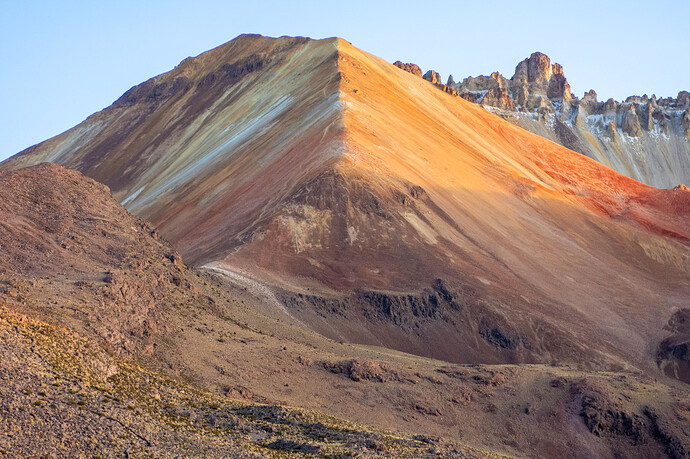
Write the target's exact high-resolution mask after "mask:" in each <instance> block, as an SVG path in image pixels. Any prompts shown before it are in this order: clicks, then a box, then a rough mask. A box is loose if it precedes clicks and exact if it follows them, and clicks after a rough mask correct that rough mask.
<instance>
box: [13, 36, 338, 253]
mask: <svg viewBox="0 0 690 459" xmlns="http://www.w3.org/2000/svg"><path fill="white" fill-rule="evenodd" d="M335 45H336V41H335V40H334V39H333V40H321V41H314V40H310V39H307V38H290V37H283V38H279V39H271V38H265V37H261V36H256V35H241V36H239V37H238V38H236V39H235V40H233V41H231V42H229V43H227V44H225V45H222V46H220V47H218V48H215V49H213V50H211V51H208V52H206V53H204V54H202V55H200V56H198V57H196V58H189V59H185V60H184V61H182V62H181V63H180V65H178V66H177V67H176V68H175V69H174V70H172V71H170V72H168V73H165V74H163V75H159V76H157V77H155V78H152V79H151V80H148V81H146V82H144V83H142V84H140V85H138V86H135V87H133V88H132V89H130V90H129V91H127V92H126V93H125V94H124V95H123V96H122V97H121V98H120V99H118V100H117V101H116V102H115V103H113V105H111V106H110V107H108V108H106V109H105V110H103V111H101V112H98V113H96V114H94V115H92V116H91V117H89V118H88V119H87V120H85V121H84V122H83V123H81V124H80V125H79V126H77V127H75V128H73V129H71V130H69V131H67V132H65V133H63V134H61V135H59V136H57V137H55V138H52V139H50V140H48V141H46V142H44V143H42V144H39V145H36V146H34V147H31V148H29V149H27V150H25V151H24V152H22V153H20V154H19V155H17V156H15V157H13V158H10V159H9V160H8V161H6V162H5V163H4V164H3V168H7V167H10V168H18V167H22V166H25V165H30V164H35V163H37V162H43V161H50V162H55V163H58V164H61V165H64V166H66V167H69V168H73V169H76V170H79V171H81V172H83V173H85V174H87V175H88V176H90V177H92V178H94V179H96V180H98V181H101V182H103V183H105V184H106V185H108V186H109V187H110V188H111V189H112V190H113V194H114V195H115V196H116V197H117V198H118V199H120V200H121V202H122V203H123V204H124V205H125V206H126V207H127V209H128V210H130V211H132V212H134V213H136V214H137V215H141V216H145V218H146V219H148V220H151V221H153V222H154V223H155V224H156V225H157V226H158V227H159V228H161V231H162V232H163V233H164V234H165V235H166V237H168V238H169V239H170V240H172V241H173V242H174V243H176V244H177V245H178V246H180V247H184V250H183V252H184V255H185V258H186V259H188V260H189V261H190V262H193V263H198V262H201V261H210V260H213V259H215V257H216V256H217V254H218V253H224V252H227V251H228V250H229V248H230V247H231V246H232V241H234V237H235V236H236V235H238V234H239V233H240V232H241V231H242V230H243V229H244V228H245V227H247V226H248V225H249V224H250V223H251V222H252V221H253V220H254V219H256V218H257V216H258V215H260V214H261V213H262V212H263V211H262V209H263V207H265V206H266V205H267V204H268V203H269V202H272V201H279V200H280V198H281V196H282V195H283V194H284V193H285V192H286V190H289V189H290V188H291V187H293V186H295V184H296V183H298V182H300V181H302V180H304V179H305V178H308V177H309V174H310V173H311V172H312V171H313V170H318V169H319V168H320V167H322V165H323V164H327V163H328V162H329V161H330V160H331V159H332V157H334V156H335V155H337V154H339V152H340V149H341V142H340V141H339V137H340V135H341V134H340V132H341V130H342V125H341V121H340V120H341V118H342V116H341V114H340V112H341V106H340V103H339V101H338V78H339V74H338V71H337V50H336V46H335Z"/></svg>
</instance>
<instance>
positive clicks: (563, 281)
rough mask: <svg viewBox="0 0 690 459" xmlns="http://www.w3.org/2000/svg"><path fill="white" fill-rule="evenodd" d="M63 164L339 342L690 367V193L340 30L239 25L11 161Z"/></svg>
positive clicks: (454, 357) (461, 356)
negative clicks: (279, 32)
mask: <svg viewBox="0 0 690 459" xmlns="http://www.w3.org/2000/svg"><path fill="white" fill-rule="evenodd" d="M43 161H51V162H56V163H59V164H63V165H65V166H66V167H69V168H73V169H76V170H79V171H82V172H83V173H85V174H86V175H88V176H90V177H92V178H94V179H96V180H99V181H102V182H103V183H105V184H106V185H107V186H109V187H110V188H111V190H112V192H113V194H114V196H115V197H116V198H117V199H118V200H120V201H121V202H122V203H123V204H124V205H125V207H126V208H127V209H128V210H130V211H132V212H133V213H135V214H136V215H138V216H140V217H142V218H145V219H149V220H151V221H152V223H153V224H154V225H156V226H157V227H158V228H159V229H160V232H161V234H162V235H164V236H165V237H166V238H167V239H169V240H170V241H171V242H172V243H173V244H174V245H175V246H176V247H177V248H178V250H180V252H181V254H182V256H183V258H184V259H185V260H187V261H188V262H190V263H191V264H192V265H194V266H207V267H210V268H214V269H216V270H219V271H221V272H226V273H229V274H230V275H231V276H235V278H236V279H237V278H247V277H248V278H251V279H253V282H256V281H258V282H260V283H263V284H266V285H268V286H269V287H270V288H271V289H272V291H273V292H274V293H275V296H276V299H277V300H278V303H280V305H281V306H286V307H287V309H288V311H290V313H291V314H293V315H294V317H296V318H297V319H298V320H300V321H301V322H302V323H304V324H306V325H307V326H309V327H310V328H312V329H313V330H316V331H318V332H320V333H322V334H324V335H326V336H328V337H331V338H334V339H339V340H347V341H352V342H359V343H368V344H376V345H381V346H385V347H390V348H393V349H398V350H402V351H406V352H412V353H415V354H418V355H424V356H430V357H434V358H439V359H443V360H446V361H451V362H456V363H477V362H482V363H502V362H540V363H553V362H565V363H571V364H574V365H578V366H585V367H588V368H598V369H617V368H638V369H642V370H644V371H652V372H658V371H659V366H661V368H664V369H665V371H666V372H667V373H668V374H670V375H678V377H683V376H682V375H685V374H687V370H685V368H686V366H687V361H686V360H684V359H683V358H682V355H684V354H683V353H682V352H681V351H682V349H685V347H684V346H686V345H687V343H686V341H685V339H684V338H678V337H682V336H684V335H683V334H682V333H680V332H678V333H680V334H677V333H676V334H673V333H675V332H669V330H670V328H669V327H671V325H670V324H671V323H674V320H676V319H675V318H676V317H677V314H683V312H682V311H685V310H687V301H686V300H687V298H688V297H690V285H689V284H688V282H687V280H688V273H689V271H690V268H689V261H688V259H689V254H690V251H689V249H688V245H687V243H688V238H689V237H690V193H688V192H687V191H685V190H683V189H676V190H660V189H655V188H652V187H650V186H646V185H644V184H642V183H639V182H636V181H634V180H632V179H629V178H627V177H624V176H622V175H620V174H618V173H616V172H614V171H612V170H610V169H608V168H606V167H604V166H602V165H601V164H599V163H597V162H595V161H593V160H590V159H588V158H586V157H584V156H582V155H580V154H577V153H575V152H573V151H571V150H568V149H566V148H564V147H562V146H560V145H557V144H555V143H552V142H550V141H548V140H546V139H544V138H542V137H539V136H536V135H534V134H531V133H529V132H526V131H524V130H522V129H520V128H518V127H516V126H514V125H512V124H510V123H508V122H506V121H504V120H502V119H500V118H499V117H497V116H495V115H493V114H491V113H489V112H487V111H486V110H484V109H483V108H482V107H480V106H478V105H476V104H473V103H470V102H467V101H465V100H463V99H462V98H459V97H453V96H452V95H451V94H448V93H444V92H441V91H438V90H437V89H436V88H435V87H434V86H432V85H429V84H428V83H427V82H426V81H424V80H422V79H419V78H418V77H417V76H414V75H412V74H410V73H408V72H405V71H403V70H401V69H399V68H396V67H395V66H393V65H391V64H388V63H386V62H384V61H382V60H381V59H379V58H376V57H375V56H372V55H370V54H367V53H365V52H362V51H360V50H358V49H356V48H355V47H353V46H352V45H351V44H349V43H347V42H346V41H344V40H341V39H326V40H309V39H305V38H290V37H282V38H279V39H271V38H266V37H260V36H246V35H245V36H240V37H238V38H237V39H235V40H233V41H231V42H229V43H227V44H225V45H223V46H221V47H218V48H216V49H214V50H211V51H209V52H207V53H204V54H202V55H200V56H198V57H196V58H190V59H186V60H184V61H183V62H182V63H181V64H180V65H179V66H178V67H176V68H175V69H174V70H172V71H171V72H168V73H166V74H163V75H160V76H158V77H155V78H153V79H151V80H149V81H147V82H145V83H142V84H141V85H138V86H135V87H134V88H132V89H131V90H129V91H127V92H126V93H125V94H124V95H123V96H122V97H121V98H120V99H119V100H117V101H116V102H115V103H114V104H113V105H112V106H110V107H108V108H106V109H105V110H103V111H101V112H99V113H96V114H94V115H92V116H91V117H89V118H88V119H87V120H86V121H84V122H83V123H82V124H80V125H79V126H77V127H75V128H73V129H71V130H69V131H67V132H65V133H63V134H61V135H59V136H57V137H55V138H53V139H50V140H48V141H46V142H44V143H41V144H39V145H36V146H34V147H31V148H29V149H28V150H26V151H24V152H21V153H19V154H18V155H16V156H14V157H12V158H10V159H9V160H7V161H6V162H4V163H3V164H2V166H1V168H2V169H3V170H9V169H16V168H19V167H22V166H25V165H29V164H33V163H38V162H43ZM238 276H239V277H238ZM584 292H586V294H584ZM275 309H276V311H278V310H279V309H280V307H278V306H276V308H275ZM672 336H673V337H676V338H673V339H672V342H671V341H668V339H670V338H671V337H672ZM669 343H670V344H669ZM669 346H670V347H669ZM678 356H681V357H680V358H679V357H678Z"/></svg>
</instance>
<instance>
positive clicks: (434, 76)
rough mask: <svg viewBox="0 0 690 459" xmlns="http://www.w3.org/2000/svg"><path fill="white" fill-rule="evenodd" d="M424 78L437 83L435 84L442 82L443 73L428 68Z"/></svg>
mask: <svg viewBox="0 0 690 459" xmlns="http://www.w3.org/2000/svg"><path fill="white" fill-rule="evenodd" d="M424 79H425V80H426V81H428V82H430V83H431V84H435V85H439V84H441V75H439V73H438V72H436V71H434V70H428V71H427V72H426V73H425V74H424Z"/></svg>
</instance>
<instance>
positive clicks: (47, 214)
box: [0, 164, 690, 457]
mask: <svg viewBox="0 0 690 459" xmlns="http://www.w3.org/2000/svg"><path fill="white" fill-rule="evenodd" d="M0 209H2V218H1V219H0V221H1V222H3V225H2V227H0V255H2V256H0V260H2V263H3V264H2V265H1V269H2V271H1V272H0V343H2V345H1V346H0V356H1V357H2V359H0V361H1V362H2V364H1V365H0V381H1V382H2V384H0V395H1V396H0V427H1V428H0V454H4V455H6V456H9V457H26V456H37V455H45V454H49V455H52V456H58V457H75V456H76V457H79V456H84V455H97V454H98V455H101V456H108V455H111V454H120V455H130V456H134V455H154V456H165V455H170V454H173V455H184V456H204V457H228V456H233V457H252V456H256V455H261V456H267V455H286V456H289V457H295V456H297V457H299V456H306V455H309V454H317V455H333V456H340V455H346V456H345V457H347V455H358V454H360V455H378V456H384V457H424V456H442V457H449V456H451V457H496V456H499V457H500V456H501V455H503V454H508V455H517V456H525V455H529V456H535V457H553V456H564V455H571V456H575V457H620V456H626V457H634V456H635V455H638V456H639V457H650V456H660V455H664V454H666V455H668V456H670V457H684V455H686V454H687V451H688V445H689V444H690V440H689V438H690V431H688V428H687V426H688V425H690V423H689V422H688V416H690V400H689V399H688V391H687V387H686V386H684V385H683V384H682V383H679V382H673V381H667V382H665V383H660V382H656V381H654V380H653V379H652V378H650V377H648V376H645V375H643V374H639V373H637V374H636V373H630V372H626V373H598V372H585V371H580V370H577V369H573V368H568V367H564V366H542V365H522V366H515V365H495V366H486V365H472V366H464V365H453V364H449V363H448V362H442V361H437V360H431V359H426V358H422V357H417V356H414V355H409V354H403V353H399V352H395V351H391V350H389V349H385V348H375V347H367V346H358V345H352V344H345V343H338V342H335V341H331V340H328V339H326V338H324V337H322V336H320V335H317V334H315V333H313V332H310V331H308V330H305V329H304V328H302V327H301V326H300V325H299V323H297V322H295V321H294V320H292V319H291V318H290V317H289V316H285V315H282V316H280V318H279V319H274V318H270V317H267V316H265V315H262V314H260V313H257V311H258V310H261V309H262V308H265V309H266V310H267V311H271V308H274V307H275V305H271V304H265V303H271V301H269V298H268V297H267V295H266V292H265V291H263V290H259V291H258V292H257V293H256V294H255V293H254V291H255V290H256V289H252V288H250V287H251V286H252V285H254V284H252V283H250V282H247V281H246V280H244V279H241V278H236V279H232V278H228V277H224V276H222V275H221V274H218V273H205V272H194V271H191V270H189V269H187V268H186V267H185V266H184V265H183V264H182V263H181V261H180V259H179V257H178V256H177V255H176V254H175V252H174V250H172V249H171V247H170V246H169V244H167V243H166V242H165V241H163V240H161V239H160V238H158V239H157V238H156V230H155V229H154V228H153V227H152V226H151V225H149V224H147V223H145V222H143V221H141V220H139V219H137V218H135V217H132V216H131V215H130V214H128V213H127V212H126V211H124V210H123V209H122V208H121V207H120V206H119V205H118V204H117V203H116V201H115V200H114V199H112V198H111V197H110V195H109V193H108V190H107V188H105V187H104V186H102V185H100V184H98V183H96V182H94V181H92V180H90V179H88V178H85V177H84V176H82V175H81V174H79V173H77V172H75V171H70V170H66V169H63V168H61V167H59V166H55V165H50V164H44V165H39V166H36V167H31V168H28V169H23V170H20V171H17V172H9V173H2V174H0ZM64 242H69V243H64ZM238 279H239V280H238ZM231 281H232V283H231ZM437 288H438V289H439V291H442V288H441V286H437ZM233 399H240V401H234V400H233ZM264 403H268V404H269V405H264ZM291 407H302V408H307V409H312V410H313V409H316V410H318V411H319V412H325V413H328V414H331V415H337V416H339V417H341V418H345V419H348V420H349V421H355V422H361V423H364V424H367V425H373V426H375V427H366V426H364V425H360V424H352V423H350V422H344V421H340V420H337V419H334V418H331V417H329V416H325V415H323V414H319V413H318V412H311V411H304V410H302V409H295V408H291ZM381 429H389V430H392V431H393V432H387V431H385V430H383V431H382V430H381ZM400 431H402V432H413V433H414V434H415V435H410V434H405V433H400ZM438 436H443V437H444V438H439V437H438ZM39 438H40V441H38V439H39Z"/></svg>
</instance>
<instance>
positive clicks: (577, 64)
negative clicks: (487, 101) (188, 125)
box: [0, 0, 690, 160]
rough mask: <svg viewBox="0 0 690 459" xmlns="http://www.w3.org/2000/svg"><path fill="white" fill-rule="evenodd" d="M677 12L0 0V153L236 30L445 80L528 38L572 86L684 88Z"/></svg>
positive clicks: (688, 37) (508, 71)
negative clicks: (321, 43) (339, 47)
mask: <svg viewBox="0 0 690 459" xmlns="http://www.w3.org/2000/svg"><path fill="white" fill-rule="evenodd" d="M566 6H567V9H566ZM688 18H690V1H687V0H673V1H671V0H656V1H655V2H649V1H636V0H628V1H606V0H600V1H573V2H559V1H553V0H552V1H534V0H523V1H516V0H509V1H502V0H494V1H483V0H473V1H471V2H453V1H449V2H422V1H419V0H415V1H405V0H401V1H396V2H393V1H391V2H383V1H376V0H368V1H344V0H343V1H338V2H328V1H299V0H292V1H261V0H243V1H241V2H234V1H204V0H197V1H189V2H178V1H174V0H168V1H145V0H141V1H128V0H122V1H106V0H103V1H93V0H91V1H69V0H64V1H30V0H26V1H23V0H0V160H2V159H4V158H6V157H8V156H10V155H12V154H14V153H17V152H18V151H20V150H22V149H24V148H26V147H29V146H30V145H32V144H35V143H38V142H40V141H42V140H45V139H47V138H49V137H52V136H54V135H56V134H59V133H60V132H62V131H64V130H66V129H69V128H70V127H72V126H74V125H76V124H78V123H80V122H81V121H82V120H83V119H84V118H86V117H87V116H88V115H90V114H91V113H93V112H95V111H98V110H100V109H102V108H104V107H106V106H108V105H110V103H112V102H113V101H114V100H115V99H117V98H118V97H119V96H120V95H121V94H122V93H124V92H125V91H126V90H127V89H129V88H130V87H131V86H133V85H135V84H138V83H140V82H142V81H144V80H146V79H148V78H150V77H152V76H154V75H157V74H160V73H163V72H165V71H168V70H170V69H171V68H173V67H174V66H175V65H177V64H178V63H179V62H180V61H181V60H182V59H184V58H185V57H187V56H195V55H197V54H199V53H201V52H203V51H205V50H207V49H210V48H213V47H215V46H218V45H220V44H222V43H224V42H226V41H228V40H230V39H232V38H234V37H235V36H237V35H239V34H241V33H260V34H263V35H269V36H280V35H303V36H310V37H313V38H325V37H331V36H339V37H342V38H345V39H346V40H348V41H351V42H352V43H353V44H354V45H355V46H357V47H359V48H362V49H364V50H365V51H368V52H370V53H373V54H376V55H378V56H380V57H382V58H384V59H386V60H388V61H394V60H397V59H400V60H403V61H405V62H415V63H417V64H418V65H420V66H421V67H422V68H423V69H424V70H427V69H429V68H434V69H436V70H437V71H439V72H440V73H441V76H442V78H443V79H444V81H445V79H446V78H447V76H448V74H449V73H452V74H453V75H454V77H455V79H456V81H457V80H458V79H461V78H464V77H466V76H468V75H472V76H476V75H478V74H489V73H490V72H492V71H495V70H498V71H500V72H501V73H503V74H504V76H506V77H507V78H510V76H512V74H513V71H514V69H515V65H516V64H517V63H518V62H519V61H520V60H522V59H524V58H525V57H527V56H529V54H530V53H532V52H533V51H537V50H538V51H542V52H544V53H546V54H547V55H549V56H550V57H551V58H552V60H553V61H556V62H559V63H560V64H562V65H563V67H564V69H565V74H566V77H567V78H568V80H569V82H570V84H571V87H572V89H573V91H574V93H575V94H576V95H577V96H578V97H579V96H581V95H582V93H583V92H584V91H586V90H588V89H590V88H593V89H595V90H596V91H597V93H598V94H599V97H600V99H603V98H608V97H614V98H616V99H619V100H620V99H622V98H624V97H626V96H628V95H631V94H640V95H641V94H643V93H648V94H651V93H656V94H657V95H658V96H669V95H673V96H675V95H676V94H677V93H678V91H679V90H683V89H684V90H690V48H689V45H690V27H689V26H688V22H687V21H688Z"/></svg>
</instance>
